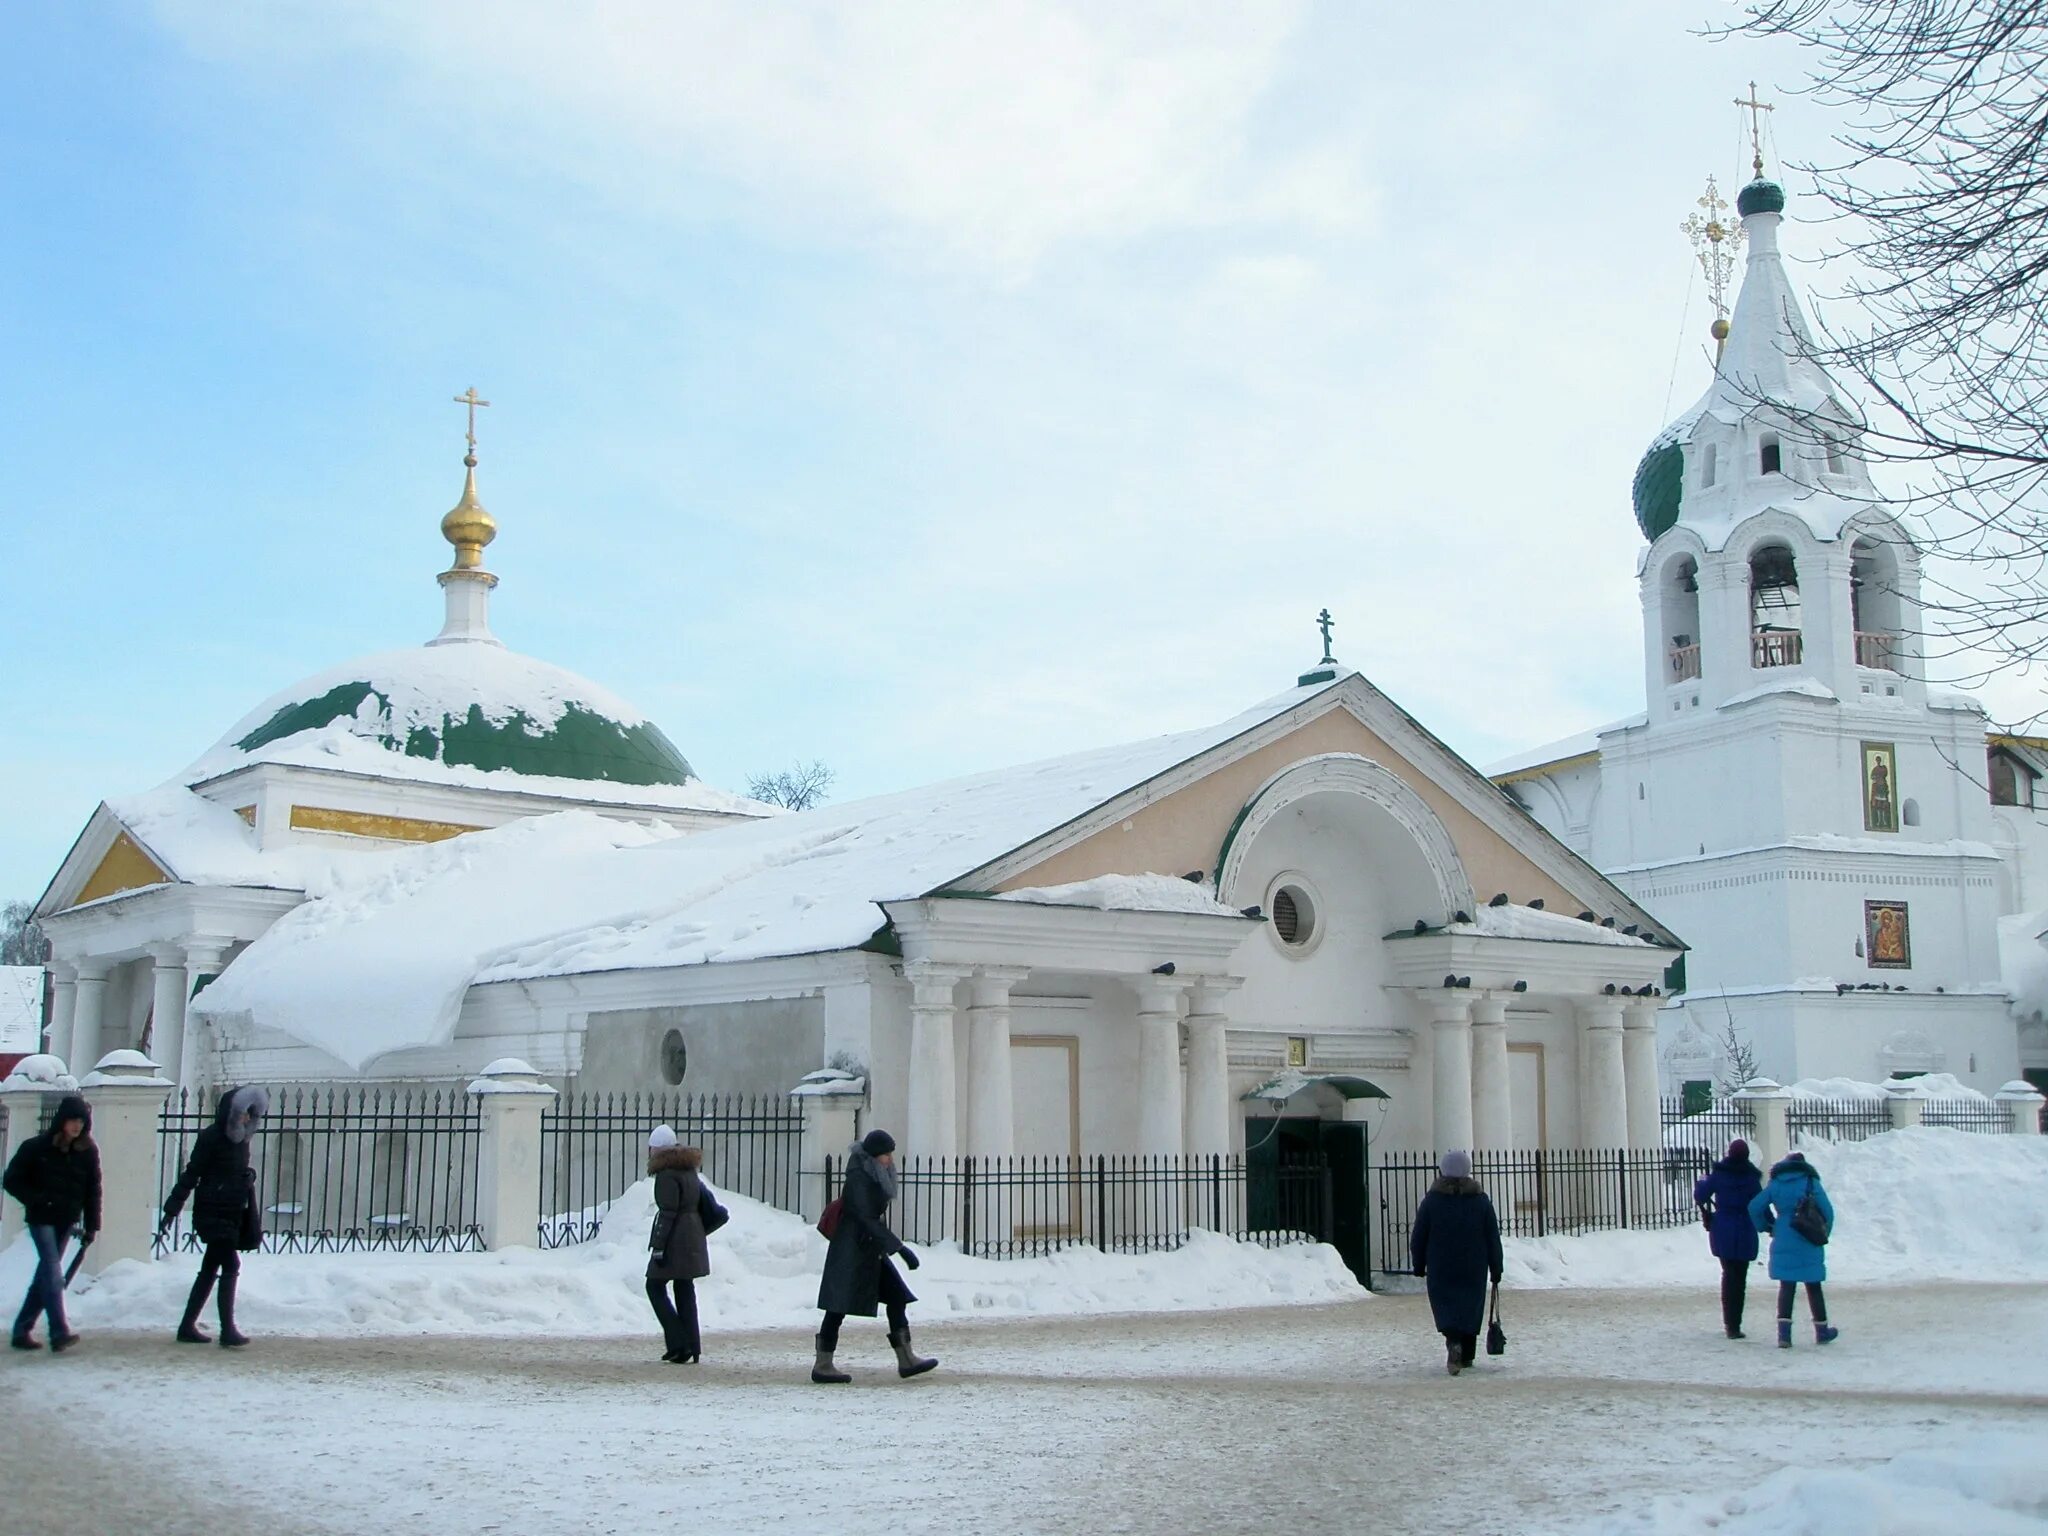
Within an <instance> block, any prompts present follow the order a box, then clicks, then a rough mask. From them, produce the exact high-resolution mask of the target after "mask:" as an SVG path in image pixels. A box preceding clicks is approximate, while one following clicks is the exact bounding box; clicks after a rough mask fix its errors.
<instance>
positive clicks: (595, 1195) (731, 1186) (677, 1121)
mask: <svg viewBox="0 0 2048 1536" xmlns="http://www.w3.org/2000/svg"><path fill="white" fill-rule="evenodd" d="M657 1125H668V1126H673V1127H674V1128H675V1133H676V1140H677V1141H678V1142H680V1143H681V1144H682V1145H683V1146H686V1147H699V1148H701V1149H702V1150H703V1153H704V1177H705V1178H706V1179H707V1180H708V1181H709V1182H710V1183H711V1184H712V1185H713V1186H715V1187H716V1188H717V1189H719V1190H721V1191H724V1192H726V1193H729V1194H737V1195H746V1196H748V1197H749V1198H751V1199H755V1200H760V1201H763V1202H765V1203H766V1204H768V1205H773V1206H779V1207H780V1208H781V1209H783V1210H786V1211H793V1210H795V1209H796V1208H797V1187H798V1179H799V1175H800V1172H801V1170H800V1167H799V1149H800V1148H801V1146H802V1143H803V1129H804V1117H803V1111H802V1110H801V1109H800V1108H798V1107H797V1106H796V1105H794V1104H793V1103H791V1101H790V1100H789V1099H787V1098H785V1097H783V1096H781V1095H777V1094H762V1095H758V1096H752V1097H749V1096H745V1095H740V1094H687V1093H590V1094H566V1093H565V1094H563V1095H561V1096H560V1097H559V1098H557V1099H556V1100H555V1101H554V1103H553V1104H552V1105H550V1106H549V1107H548V1108H547V1109H546V1110H544V1111H543V1112H542V1114H541V1121H540V1150H541V1165H540V1166H541V1176H540V1213H541V1214H540V1233H539V1237H540V1246H541V1247H543V1248H560V1247H563V1246H565V1245H567V1244H570V1243H582V1242H588V1241H590V1240H591V1239H592V1238H594V1237H596V1236H597V1234H598V1229H599V1227H600V1226H602V1225H603V1222H604V1214H605V1212H606V1211H607V1210H609V1209H610V1208H611V1206H612V1203H613V1202H614V1201H615V1200H617V1199H618V1198H619V1196H620V1195H622V1194H624V1193H625V1192H626V1191H627V1190H628V1189H630V1188H631V1187H632V1186H633V1185H634V1184H635V1183H637V1182H638V1181H639V1180H641V1179H643V1178H645V1177H646V1176H647V1133H648V1132H649V1131H651V1130H653V1129H654V1128H655V1127H656V1126H657Z"/></svg>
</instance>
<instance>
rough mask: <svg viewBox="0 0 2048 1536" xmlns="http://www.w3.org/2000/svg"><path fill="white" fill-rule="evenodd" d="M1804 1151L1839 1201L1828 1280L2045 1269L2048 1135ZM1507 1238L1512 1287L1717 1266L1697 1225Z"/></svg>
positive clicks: (1700, 1271) (1687, 1277)
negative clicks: (1652, 1229)
mask: <svg viewBox="0 0 2048 1536" xmlns="http://www.w3.org/2000/svg"><path fill="white" fill-rule="evenodd" d="M1805 1150H1806V1155H1807V1157H1808V1159H1809V1160H1810V1161H1811V1162H1812V1163H1813V1165H1814V1167H1815V1168H1817V1169H1819V1170H1820V1175H1821V1178H1822V1179H1823V1180H1824V1181H1825V1182H1826V1184H1827V1188H1828V1194H1829V1196H1830V1197H1831V1198H1832V1199H1833V1200H1834V1203H1835V1211H1836V1229H1835V1238H1834V1240H1833V1241H1832V1242H1831V1243H1829V1244H1828V1277H1829V1279H1830V1280H1834V1281H1846V1282H1849V1283H1851V1284H1857V1285H1868V1284H1909V1283H1913V1282H1917V1281H1927V1280H1982V1281H2039V1280H2043V1279H2048V1137H2042V1136H1984V1135H1977V1134H1974V1133H1971V1132H1967V1131H1953V1130H1947V1129H1943V1128H1939V1127H1932V1126H1926V1127H1917V1128H1915V1129H1912V1130H1905V1131H1888V1132H1886V1133H1885V1134H1884V1135H1882V1136H1873V1137H1871V1138H1870V1139H1869V1140H1868V1141H1858V1142H1846V1143H1843V1144H1840V1145H1830V1144H1828V1143H1816V1144H1814V1145H1812V1146H1809V1147H1807V1148H1806V1149H1805ZM1506 1248H1507V1284H1509V1285H1510V1286H1524V1287H1545V1288H1547V1287H1554V1286H1588V1287H1615V1286H1621V1287H1626V1286H1655V1285H1685V1286H1699V1285H1706V1284H1709V1283H1711V1280H1712V1276H1713V1274H1714V1268H1713V1260H1712V1259H1711V1257H1710V1256H1709V1255H1708V1252H1707V1237H1706V1233H1705V1232H1704V1231H1702V1230H1701V1229H1700V1227H1699V1226H1698V1225H1697V1224H1693V1225H1689V1226H1685V1227H1678V1228H1674V1229H1672V1230H1670V1231H1665V1232H1589V1233H1585V1234H1583V1235H1582V1236H1578V1237H1545V1238H1510V1239H1509V1240H1508V1241H1507V1243H1506Z"/></svg>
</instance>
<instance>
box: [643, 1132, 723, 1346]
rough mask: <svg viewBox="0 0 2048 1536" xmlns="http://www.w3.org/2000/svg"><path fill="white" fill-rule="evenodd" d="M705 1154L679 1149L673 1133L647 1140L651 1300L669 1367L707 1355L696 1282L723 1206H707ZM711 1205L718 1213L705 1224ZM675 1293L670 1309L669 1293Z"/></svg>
mask: <svg viewBox="0 0 2048 1536" xmlns="http://www.w3.org/2000/svg"><path fill="white" fill-rule="evenodd" d="M703 1166H704V1154H703V1153H702V1152H700V1151H698V1150H697V1148H695V1147H679V1146H677V1145H676V1133H675V1131H674V1130H673V1129H672V1128H670V1127H669V1126H666V1125H657V1126H656V1127H655V1128H654V1130H653V1132H652V1133H651V1134H650V1135H649V1136H648V1138H647V1171H648V1172H649V1173H650V1174H652V1175H653V1176H654V1228H653V1230H652V1231H651V1232H649V1234H648V1237H647V1300H648V1302H649V1303H650V1304H651V1305H652V1306H653V1308H654V1316H655V1318H656V1319H657V1320H658V1321H659V1322H660V1323H661V1337H662V1341H663V1343H664V1344H666V1346H667V1348H666V1349H665V1350H664V1351H663V1353H662V1357H661V1358H662V1359H664V1360H666V1361H667V1362H668V1363H669V1364H670V1365H695V1364H696V1363H697V1358H698V1356H700V1355H701V1354H703V1352H704V1342H703V1339H702V1337H701V1336H700V1335H699V1333H698V1330H697V1282H698V1281H699V1280H701V1279H703V1278H704V1276H706V1275H708V1274H710V1273H711V1244H710V1241H709V1239H710V1235H711V1230H712V1227H714V1226H716V1225H719V1224H721V1223H720V1220H719V1218H720V1217H722V1216H723V1214H724V1208H723V1207H722V1206H718V1205H717V1204H716V1203H715V1202H707V1200H706V1198H705V1197H706V1195H707V1193H708V1191H707V1190H706V1189H705V1187H704V1183H703V1180H702V1179H700V1178H699V1177H698V1170H699V1169H701V1168H702V1167H703ZM707 1207H708V1208H709V1209H710V1210H713V1211H716V1212H718V1216H714V1217H713V1218H712V1221H711V1223H709V1224H707V1223H706V1221H705V1212H706V1210H707ZM671 1290H673V1291H674V1292H675V1301H674V1303H673V1305H671V1303H670V1301H669V1292H670V1291H671Z"/></svg>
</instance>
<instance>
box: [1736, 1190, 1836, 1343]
mask: <svg viewBox="0 0 2048 1536" xmlns="http://www.w3.org/2000/svg"><path fill="white" fill-rule="evenodd" d="M1807 1195H1812V1196H1813V1203H1814V1204H1815V1205H1817V1206H1818V1207H1820V1214H1821V1219H1822V1220H1823V1221H1825V1222H1826V1223H1827V1226H1828V1231H1829V1233H1830V1234H1832V1233H1833V1231H1834V1227H1835V1203H1834V1201H1832V1200H1830V1199H1829V1198H1828V1192H1827V1191H1826V1190H1824V1189H1822V1188H1821V1187H1820V1171H1819V1170H1818V1169H1816V1168H1815V1167H1814V1166H1813V1164H1811V1163H1809V1162H1808V1161H1807V1160H1806V1154H1805V1153H1804V1152H1794V1153H1791V1154H1789V1155H1788V1156H1786V1157H1785V1158H1784V1159H1783V1160H1781V1161H1780V1162H1777V1163H1774V1164H1772V1166H1771V1181H1770V1183H1768V1184H1766V1185H1765V1186H1764V1187H1763V1191H1762V1193H1760V1194H1759V1195H1757V1197H1756V1198H1755V1199H1754V1200H1752V1201H1750V1202H1749V1217H1750V1220H1751V1221H1752V1222H1754V1223H1755V1224H1756V1229H1757V1231H1759V1232H1768V1233H1769V1234H1770V1236H1771V1278H1772V1279H1773V1280H1775V1281H1777V1282H1778V1348H1780V1349H1790V1348H1791V1347H1792V1302H1793V1299H1794V1298H1795V1297H1797V1295H1798V1294H1799V1287H1800V1286H1801V1285H1804V1286H1805V1287H1806V1310H1807V1311H1808V1312H1810V1313H1812V1314H1813V1341H1814V1343H1816V1344H1832V1343H1834V1342H1835V1340H1836V1339H1838V1338H1840V1337H1841V1330H1840V1329H1838V1328H1832V1327H1830V1326H1829V1325H1828V1302H1827V1298H1826V1297H1825V1296H1823V1295H1822V1294H1821V1282H1822V1281H1824V1280H1826V1279H1827V1277H1828V1251H1827V1249H1826V1248H1825V1247H1823V1246H1821V1244H1819V1243H1815V1242H1810V1241H1808V1240H1807V1238H1806V1237H1805V1236H1804V1235H1803V1234H1802V1233H1801V1232H1800V1231H1799V1229H1798V1228H1797V1227H1795V1226H1793V1225H1792V1213H1793V1212H1794V1211H1796V1210H1798V1209H1799V1202H1800V1200H1801V1199H1802V1198H1804V1197H1805V1196H1807Z"/></svg>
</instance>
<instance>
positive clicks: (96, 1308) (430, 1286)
mask: <svg viewBox="0 0 2048 1536" xmlns="http://www.w3.org/2000/svg"><path fill="white" fill-rule="evenodd" d="M653 1189H654V1186H653V1182H652V1181H651V1180H642V1181H641V1182H640V1183H639V1184H636V1185H635V1186H634V1187H633V1188H632V1189H630V1190H628V1191H627V1192H626V1194H625V1196H624V1197H623V1198H621V1199H620V1200H619V1201H618V1203H617V1204H616V1205H614V1206H613V1207H612V1209H611V1211H610V1212H609V1213H608V1214H607V1216H606V1217H605V1221H604V1225H603V1229H602V1232H601V1235H600V1237H599V1239H598V1240H597V1241H595V1242H590V1243H584V1244H580V1245H578V1246H576V1247H573V1248H565V1249H558V1250H556V1251H554V1252H550V1253H542V1252H538V1251H536V1250H532V1249H521V1250H518V1251H515V1252H508V1253H490V1254H374V1253H372V1254H256V1255H252V1256H251V1258H250V1259H249V1261H248V1262H247V1263H246V1264H245V1265H244V1267H243V1270H242V1286H241V1305H242V1311H243V1321H244V1322H245V1323H246V1324H247V1325H248V1327H249V1328H250V1329H251V1330H252V1331H259V1332H266V1333H291V1334H305V1335H336V1334H342V1335H349V1334H428V1333H430V1334H521V1333H545V1334H556V1335H560V1334H574V1335H585V1334H648V1333H651V1332H652V1331H653V1328H654V1319H653V1316H652V1314H651V1313H650V1312H649V1310H648V1306H647V1297H646V1293H645V1291H644V1289H643V1285H644V1279H643V1277H644V1276H645V1274H646V1269H647V1251H646V1243H647V1229H648V1225H649V1223H650V1222H651V1220H652V1218H653V1213H654V1195H653ZM719 1198H720V1199H721V1200H722V1201H724V1203H725V1204H726V1205H727V1207H728V1208H729V1209H730V1210H731V1211H732V1213H733V1219H732V1221H731V1222H730V1223H728V1224H727V1225H726V1226H725V1227H724V1228H723V1229H722V1230H720V1231H718V1232H716V1233H714V1234H712V1237H711V1275H710V1277H709V1278H708V1279H705V1280H700V1281H698V1282H697V1297H698V1306H699V1309H700V1311H701V1313H702V1315H703V1319H704V1325H705V1327H706V1328H707V1329H709V1330H713V1331H717V1330H724V1331H734V1330H739V1329H750V1328H783V1327H815V1326H816V1323H817V1299H818V1274H819V1271H820V1270H821V1269H822V1268H823V1266H824V1260H825V1240H824V1239H823V1238H822V1237H820V1236H818V1234H817V1232H816V1231H815V1230H814V1229H813V1228H812V1227H811V1226H810V1224H809V1223H807V1222H805V1221H803V1220H801V1219H800V1218H798V1217H795V1216H792V1215H790V1214H789V1213H787V1212H785V1211H779V1210H776V1209H775V1208H773V1207H772V1206H767V1205H762V1204H760V1203H759V1202H757V1201H753V1200H748V1199H746V1198H744V1197H742V1196H739V1195H727V1194H723V1193H721V1195H720V1197H719ZM918 1253H919V1256H920V1257H921V1258H922V1259H923V1260H924V1266H923V1268H921V1269H919V1270H918V1271H916V1272H915V1273H914V1274H912V1275H911V1276H910V1281H911V1288H912V1289H913V1290H915V1291H916V1292H917V1294H918V1297H919V1305H918V1311H917V1316H918V1317H919V1318H920V1319H922V1320H923V1321H925V1322H926V1323H931V1322H935V1321H938V1320H939V1319H940V1318H942V1317H945V1316H949V1315H950V1316H974V1317H1019V1316H1029V1315H1075V1314H1083V1313H1106V1312H1155V1311H1198V1310H1203V1309H1213V1308H1223V1307H1254V1306H1274V1305H1285V1304H1303V1305H1306V1304H1315V1303H1320V1302H1334V1301H1352V1300H1356V1299H1358V1298H1359V1297H1360V1296H1362V1295H1363V1294H1364V1292H1362V1291H1361V1290H1360V1289H1359V1286H1358V1282H1357V1281H1356V1280H1354V1279H1353V1278H1352V1276H1351V1273H1350V1271H1349V1270H1347V1269H1345V1268H1344V1265H1343V1263H1342V1262H1341V1261H1340V1260H1339V1259H1338V1257H1337V1254H1336V1250H1335V1249H1332V1248H1328V1247H1323V1246H1320V1245H1317V1246H1309V1245H1302V1246H1298V1247H1291V1248H1276V1249H1265V1248H1260V1247H1258V1246H1256V1245H1255V1244H1250V1243H1238V1242H1234V1241H1232V1240H1231V1239H1229V1238H1225V1237H1218V1236H1216V1235H1214V1234H1213V1233H1206V1232H1198V1233H1196V1234H1194V1235H1193V1238H1192V1239H1191V1241H1190V1242H1189V1243H1188V1244H1187V1246H1186V1247H1184V1248H1182V1249H1180V1250H1179V1251H1177V1252H1174V1253H1159V1254H1143V1255H1130V1256H1124V1255H1116V1254H1104V1253H1099V1252H1097V1251H1096V1250H1094V1249H1092V1248H1087V1249H1083V1248H1076V1249H1071V1250H1068V1251H1066V1252H1063V1253H1059V1254H1055V1255H1053V1256H1051V1257H1049V1258H1043V1259H1016V1260H1009V1261H1004V1262H997V1261H995V1260H991V1259H974V1258H968V1257H966V1256H964V1255H962V1254H960V1253H959V1252H958V1251H956V1250H954V1249H953V1248H952V1247H951V1245H945V1244H942V1245H935V1246H933V1247H930V1248H920V1249H919V1250H918ZM197 1262H198V1261H197V1259H196V1257H194V1256H184V1257H180V1258H177V1259H171V1260H163V1261H159V1262H156V1263H152V1264H142V1263H132V1262H131V1263H123V1264H117V1265H115V1266H113V1267H112V1268H111V1269H109V1270H108V1271H107V1273H106V1274H105V1275H103V1276H102V1277H101V1278H100V1279H99V1281H98V1282H97V1283H96V1284H94V1285H93V1286H92V1287H91V1288H90V1289H89V1290H86V1291H85V1292H84V1293H83V1294H80V1295H76V1296H75V1297H74V1298H73V1305H72V1309H71V1314H72V1321H73V1322H74V1323H75V1324H76V1325H77V1326H79V1327H81V1328H94V1327H100V1328H108V1327H122V1328H161V1329H164V1330H166V1331H168V1330H169V1329H171V1328H174V1327H175V1326H176V1325H177V1320H178V1315H179V1311H180V1309H181V1307H182V1306H183V1303H184V1299H185V1293H186V1291H187V1289H188V1288H189V1287H190V1286H191V1283H192V1273H193V1269H194V1267H195V1265H196V1264H197ZM32 1263H33V1255H32V1253H31V1251H30V1249H29V1247H28V1244H27V1242H26V1241H25V1240H24V1241H21V1242H17V1243H15V1244H14V1245H13V1246H12V1247H10V1248H9V1249H7V1250H6V1252H5V1253H4V1254H0V1295H13V1294H16V1293H17V1292H18V1291H20V1290H22V1289H25V1288H26V1286H27V1283H28V1272H29V1269H30V1267H31V1266H32Z"/></svg>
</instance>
